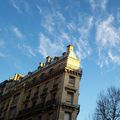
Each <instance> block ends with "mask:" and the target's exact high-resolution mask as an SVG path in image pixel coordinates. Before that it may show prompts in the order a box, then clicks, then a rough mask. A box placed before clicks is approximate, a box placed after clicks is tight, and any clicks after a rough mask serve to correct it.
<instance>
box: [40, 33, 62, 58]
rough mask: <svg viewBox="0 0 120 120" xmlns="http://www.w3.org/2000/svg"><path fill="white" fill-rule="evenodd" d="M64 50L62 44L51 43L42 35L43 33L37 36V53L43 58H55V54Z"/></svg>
mask: <svg viewBox="0 0 120 120" xmlns="http://www.w3.org/2000/svg"><path fill="white" fill-rule="evenodd" d="M63 49H64V44H63V43H62V42H60V41H59V42H57V41H55V42H53V41H51V40H50V38H49V37H47V36H46V35H44V34H43V33H40V34H39V47H38V52H39V53H40V54H41V55H42V56H43V57H47V56H48V55H50V56H52V57H53V56H55V55H56V54H58V53H59V51H63Z"/></svg>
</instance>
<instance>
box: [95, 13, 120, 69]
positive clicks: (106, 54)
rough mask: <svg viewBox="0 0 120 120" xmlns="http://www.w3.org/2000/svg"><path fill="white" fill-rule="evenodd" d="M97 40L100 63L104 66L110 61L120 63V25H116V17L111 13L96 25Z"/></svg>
mask: <svg viewBox="0 0 120 120" xmlns="http://www.w3.org/2000/svg"><path fill="white" fill-rule="evenodd" d="M96 27H97V28H96V42H97V46H98V53H99V54H98V55H99V60H98V65H100V67H103V66H104V65H109V64H110V63H115V64H119V56H120V48H119V46H120V27H116V26H115V18H114V16H112V15H109V16H108V17H107V19H105V20H101V21H100V22H98V24H97V26H96Z"/></svg>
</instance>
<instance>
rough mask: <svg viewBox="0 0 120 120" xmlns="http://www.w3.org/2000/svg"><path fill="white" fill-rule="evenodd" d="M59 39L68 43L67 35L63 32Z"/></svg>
mask: <svg viewBox="0 0 120 120" xmlns="http://www.w3.org/2000/svg"><path fill="white" fill-rule="evenodd" d="M61 39H63V40H67V41H70V37H69V35H68V34H67V33H65V32H63V33H62V34H61Z"/></svg>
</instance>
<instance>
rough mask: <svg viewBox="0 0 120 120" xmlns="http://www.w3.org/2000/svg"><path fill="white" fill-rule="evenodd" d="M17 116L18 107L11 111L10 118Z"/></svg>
mask: <svg viewBox="0 0 120 120" xmlns="http://www.w3.org/2000/svg"><path fill="white" fill-rule="evenodd" d="M15 115H16V107H14V108H11V109H10V118H13V117H15Z"/></svg>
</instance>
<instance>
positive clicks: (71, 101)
mask: <svg viewBox="0 0 120 120" xmlns="http://www.w3.org/2000/svg"><path fill="white" fill-rule="evenodd" d="M66 102H68V103H69V104H72V103H73V93H70V92H68V93H67V100H66Z"/></svg>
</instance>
